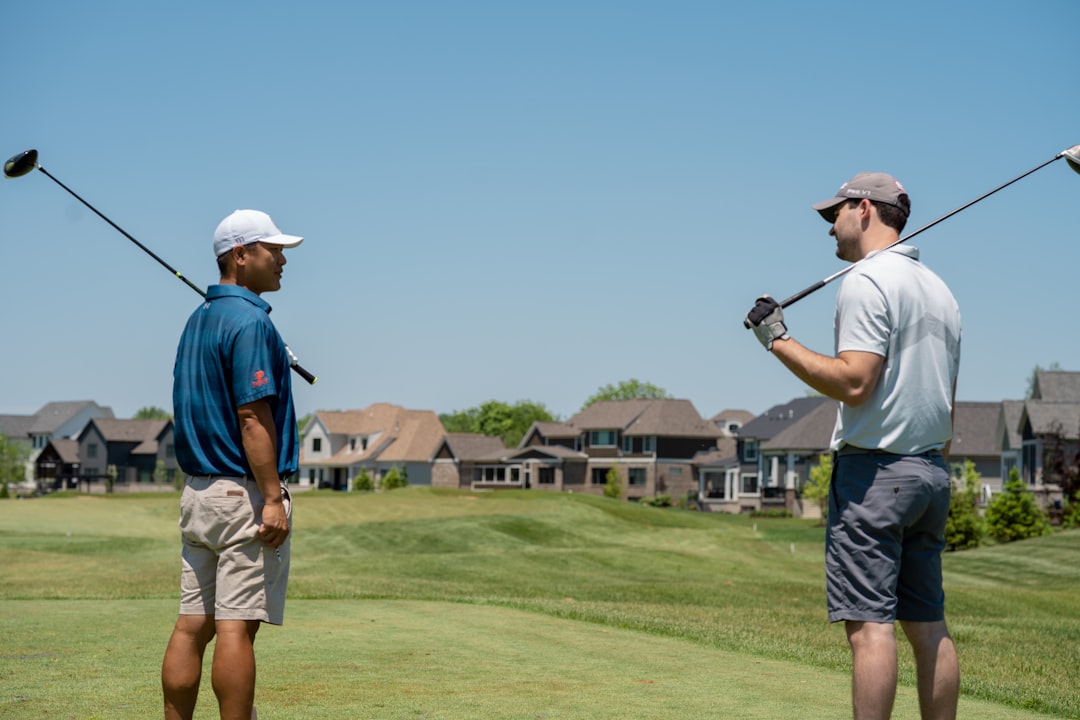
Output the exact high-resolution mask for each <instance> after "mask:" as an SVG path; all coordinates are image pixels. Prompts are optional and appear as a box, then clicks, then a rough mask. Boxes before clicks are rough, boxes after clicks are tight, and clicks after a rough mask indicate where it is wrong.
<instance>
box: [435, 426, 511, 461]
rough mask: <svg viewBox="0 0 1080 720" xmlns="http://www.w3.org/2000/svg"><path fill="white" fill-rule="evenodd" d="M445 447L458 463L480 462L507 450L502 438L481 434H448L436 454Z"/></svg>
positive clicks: (437, 448)
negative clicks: (479, 460) (493, 454)
mask: <svg viewBox="0 0 1080 720" xmlns="http://www.w3.org/2000/svg"><path fill="white" fill-rule="evenodd" d="M444 446H445V447H447V448H449V450H450V454H451V456H452V457H453V458H454V459H455V460H457V461H458V462H469V461H472V460H478V459H481V458H485V457H487V456H489V455H491V454H492V453H496V452H502V451H505V450H506V446H505V445H503V441H502V439H501V438H497V437H491V436H490V435H481V434H480V433H447V434H446V436H445V437H444V438H443V440H442V442H441V443H439V446H438V447H436V449H435V454H438V453H439V452H440V451H441V449H442V448H443V447H444Z"/></svg>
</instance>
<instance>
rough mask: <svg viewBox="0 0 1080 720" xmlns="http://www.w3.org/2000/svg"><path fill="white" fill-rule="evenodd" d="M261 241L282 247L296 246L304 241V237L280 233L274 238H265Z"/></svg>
mask: <svg viewBox="0 0 1080 720" xmlns="http://www.w3.org/2000/svg"><path fill="white" fill-rule="evenodd" d="M261 242H264V243H268V244H270V245H280V246H281V247H286V248H294V247H296V246H297V245H299V244H300V243H302V242H304V238H302V237H297V236H296V235H278V236H276V237H272V238H264V239H263V240H262V241H261Z"/></svg>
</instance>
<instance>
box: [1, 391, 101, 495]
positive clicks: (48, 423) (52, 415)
mask: <svg viewBox="0 0 1080 720" xmlns="http://www.w3.org/2000/svg"><path fill="white" fill-rule="evenodd" d="M111 417H113V411H112V409H111V408H107V407H102V406H100V405H98V404H97V403H96V402H93V401H92V400H78V401H72V402H51V403H46V404H45V405H44V406H42V407H41V409H40V410H38V411H37V412H36V413H34V414H33V415H0V434H3V435H4V436H5V437H7V438H9V439H11V440H17V441H21V442H26V443H27V445H28V446H29V449H30V456H29V458H28V459H27V463H26V478H27V480H29V481H32V480H34V474H35V473H34V468H35V461H36V460H37V457H38V455H39V454H40V453H41V451H42V450H43V449H44V448H45V446H46V445H48V444H49V441H51V440H60V439H64V438H73V437H75V436H76V435H77V434H78V433H79V432H80V431H81V430H82V429H83V428H84V427H86V423H88V422H89V421H90V420H92V419H93V418H111Z"/></svg>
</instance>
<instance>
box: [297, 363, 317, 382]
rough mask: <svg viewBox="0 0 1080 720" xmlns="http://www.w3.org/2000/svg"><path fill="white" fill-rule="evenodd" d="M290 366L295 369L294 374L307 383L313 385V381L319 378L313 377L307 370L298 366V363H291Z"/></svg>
mask: <svg viewBox="0 0 1080 720" xmlns="http://www.w3.org/2000/svg"><path fill="white" fill-rule="evenodd" d="M290 367H291V368H292V369H293V370H295V371H296V374H297V375H299V376H300V377H302V378H304V379H305V380H307V381H308V385H314V384H315V381H316V380H318V379H319V378H317V377H315V376H314V375H312V374H311V373H309V372H308V371H307V370H305V369H304V368H302V367H301V366H300V363H293V364H292V365H290Z"/></svg>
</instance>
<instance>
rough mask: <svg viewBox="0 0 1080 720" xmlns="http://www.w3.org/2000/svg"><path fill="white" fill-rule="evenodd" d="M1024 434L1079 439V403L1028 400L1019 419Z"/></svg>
mask: <svg viewBox="0 0 1080 720" xmlns="http://www.w3.org/2000/svg"><path fill="white" fill-rule="evenodd" d="M1020 424H1021V427H1024V428H1025V434H1026V433H1027V431H1030V432H1031V434H1032V435H1035V436H1038V435H1057V436H1059V437H1061V438H1064V439H1065V440H1076V439H1078V438H1080V403H1076V402H1040V401H1039V400H1028V401H1027V402H1026V403H1025V404H1024V412H1023V414H1022V415H1021V419H1020Z"/></svg>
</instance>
